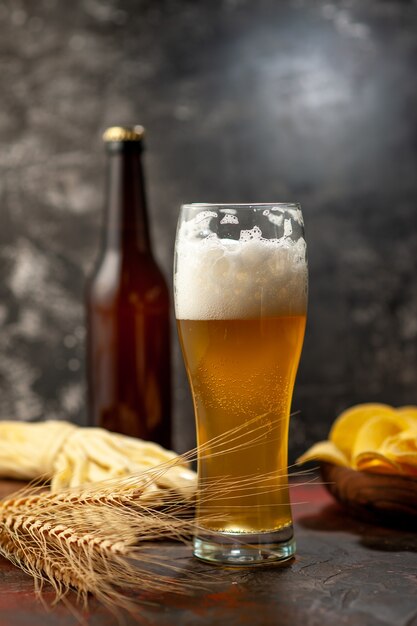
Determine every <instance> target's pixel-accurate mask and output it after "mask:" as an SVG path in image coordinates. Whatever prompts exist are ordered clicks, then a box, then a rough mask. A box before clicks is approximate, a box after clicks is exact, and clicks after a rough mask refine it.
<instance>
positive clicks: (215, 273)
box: [175, 227, 307, 320]
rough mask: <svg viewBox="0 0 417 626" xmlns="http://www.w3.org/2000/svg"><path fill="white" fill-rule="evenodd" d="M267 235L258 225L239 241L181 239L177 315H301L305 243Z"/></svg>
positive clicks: (185, 236) (187, 233)
mask: <svg viewBox="0 0 417 626" xmlns="http://www.w3.org/2000/svg"><path fill="white" fill-rule="evenodd" d="M288 234H289V233H288V232H287V233H285V234H284V237H282V238H281V239H269V240H268V239H264V238H263V237H262V233H261V231H260V230H259V228H257V227H255V228H254V229H252V230H249V231H241V236H240V241H238V240H231V239H219V238H218V237H217V235H215V234H211V235H208V236H207V237H206V238H205V239H197V238H195V237H193V236H192V235H191V236H190V231H189V230H188V231H187V229H181V228H180V231H179V233H178V240H177V262H176V273H175V309H176V316H177V319H189V320H208V319H214V320H215V319H251V318H256V317H259V316H260V315H262V316H275V315H297V314H302V313H304V312H305V310H306V304H307V265H306V243H305V240H304V239H302V238H300V239H298V241H297V242H293V241H292V240H291V239H289V237H288Z"/></svg>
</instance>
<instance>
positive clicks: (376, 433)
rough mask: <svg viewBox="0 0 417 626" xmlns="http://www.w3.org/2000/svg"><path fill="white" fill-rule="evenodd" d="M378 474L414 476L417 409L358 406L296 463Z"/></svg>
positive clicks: (415, 470) (415, 474) (372, 404)
mask: <svg viewBox="0 0 417 626" xmlns="http://www.w3.org/2000/svg"><path fill="white" fill-rule="evenodd" d="M313 460H315V461H327V462H329V463H333V464H334V465H340V466H343V467H350V468H352V469H355V470H359V471H367V472H373V473H378V474H403V475H404V474H405V475H409V476H417V406H403V407H400V408H397V409H395V408H394V407H392V406H389V405H387V404H375V403H369V404H358V405H356V406H353V407H351V408H350V409H347V410H346V411H343V413H341V414H340V415H339V417H338V418H337V419H336V421H335V422H334V424H333V426H332V428H331V430H330V433H329V440H328V441H320V442H319V443H316V444H315V445H314V446H312V447H311V448H310V449H309V450H307V452H305V453H304V454H303V455H302V456H300V457H299V458H298V459H297V463H305V462H306V461H313Z"/></svg>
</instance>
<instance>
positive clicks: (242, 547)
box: [174, 204, 308, 565]
mask: <svg viewBox="0 0 417 626" xmlns="http://www.w3.org/2000/svg"><path fill="white" fill-rule="evenodd" d="M175 256H176V259H175V270H174V273H175V309H176V316H177V323H178V332H179V336H180V341H181V346H182V351H183V355H184V360H185V364H186V368H187V373H188V378H189V381H190V385H191V390H192V395H193V401H194V408H195V418H196V426H197V444H198V450H199V452H198V480H199V483H198V485H199V486H198V501H197V512H196V516H197V517H196V521H197V525H196V529H197V530H196V534H195V537H194V554H195V555H196V556H197V557H199V558H201V559H204V560H207V561H211V562H215V563H225V564H229V565H252V564H257V563H262V562H267V561H280V560H286V559H288V558H290V557H291V556H292V555H293V554H294V552H295V542H294V539H293V528H292V517H291V506H290V500H289V493H288V465H287V447H288V426H289V415H290V407H291V398H292V393H293V387H294V380H295V376H296V372H297V367H298V362H299V358H300V353H301V347H302V343H303V337H304V329H305V320H306V305H307V280H308V279H307V261H306V244H305V240H304V232H303V218H302V214H301V209H300V207H299V205H297V204H239V205H237V204H236V205H234V204H216V205H213V204H188V205H184V206H183V207H182V209H181V214H180V217H179V223H178V230H177V238H176V255H175Z"/></svg>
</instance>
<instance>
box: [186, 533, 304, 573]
mask: <svg viewBox="0 0 417 626" xmlns="http://www.w3.org/2000/svg"><path fill="white" fill-rule="evenodd" d="M295 549H296V544H295V540H294V536H293V528H292V525H289V526H286V527H285V528H283V529H282V530H277V531H274V532H270V533H255V534H251V533H216V534H211V535H207V536H204V535H203V533H201V534H199V535H198V536H196V537H194V556H196V557H197V558H198V559H201V560H203V561H208V562H209V563H218V564H223V565H229V566H234V567H241V566H248V565H267V564H268V563H276V562H280V563H282V562H284V561H288V560H289V559H291V558H292V557H293V556H294V555H295Z"/></svg>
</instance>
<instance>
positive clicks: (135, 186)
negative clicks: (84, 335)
mask: <svg viewBox="0 0 417 626" xmlns="http://www.w3.org/2000/svg"><path fill="white" fill-rule="evenodd" d="M143 133H144V129H143V128H142V127H140V126H139V127H133V128H119V127H115V128H110V129H108V130H107V131H106V132H105V133H104V136H103V139H104V141H105V145H106V148H107V152H108V166H109V172H108V181H109V186H108V194H107V217H106V227H105V237H104V245H103V249H102V253H101V255H100V258H99V260H98V263H97V266H96V268H95V271H94V273H93V275H92V277H91V278H90V280H89V281H88V283H87V327H88V343H87V351H88V386H89V401H90V416H91V422H92V423H93V424H94V425H95V426H101V427H104V428H107V429H108V430H112V431H116V432H119V433H123V434H125V435H131V436H134V437H140V438H142V439H148V440H152V441H156V442H158V443H160V444H161V445H163V446H165V447H168V448H169V447H170V445H171V428H170V408H171V406H170V404H171V398H170V392H171V381H170V322H169V295H168V289H167V285H166V282H165V279H164V277H163V276H162V274H161V271H160V270H159V268H158V266H157V264H156V261H155V259H154V257H153V254H152V249H151V243H150V237H149V227H148V216H147V209H146V196H145V186H144V176H143V169H142V161H141V154H142V151H143Z"/></svg>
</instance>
